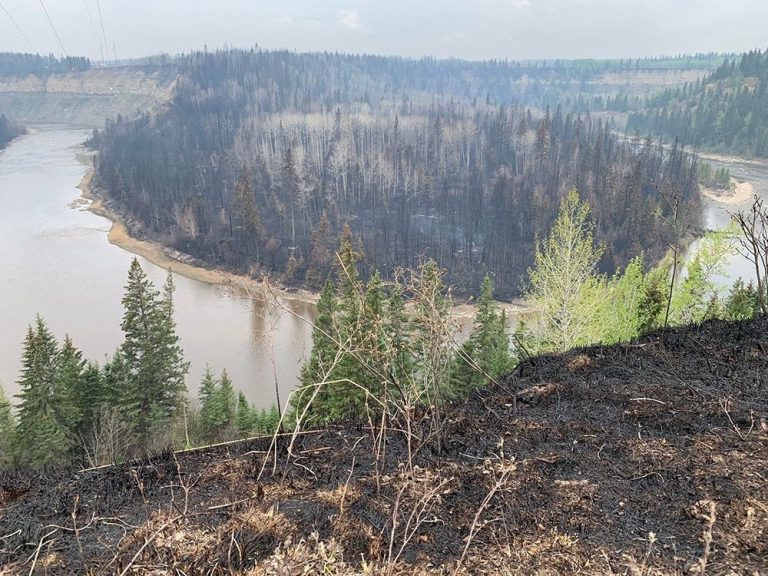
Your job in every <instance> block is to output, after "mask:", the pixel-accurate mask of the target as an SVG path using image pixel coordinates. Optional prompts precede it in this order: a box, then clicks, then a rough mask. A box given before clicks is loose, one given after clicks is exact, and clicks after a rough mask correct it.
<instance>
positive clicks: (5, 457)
mask: <svg viewBox="0 0 768 576" xmlns="http://www.w3.org/2000/svg"><path fill="white" fill-rule="evenodd" d="M15 438H16V421H15V420H14V418H13V413H12V412H11V403H10V402H9V401H8V398H7V397H6V395H5V390H3V387H2V385H0V469H5V468H10V467H11V465H12V464H13V461H14V458H13V451H14V450H13V449H14V443H15V442H14V441H15Z"/></svg>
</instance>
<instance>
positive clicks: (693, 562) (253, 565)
mask: <svg viewBox="0 0 768 576" xmlns="http://www.w3.org/2000/svg"><path fill="white" fill-rule="evenodd" d="M767 329H768V323H767V322H765V321H755V322H749V323H740V324H727V323H723V322H714V323H708V324H706V325H704V326H703V327H700V328H690V329H685V330H679V331H671V332H669V333H668V334H666V335H665V336H664V337H663V338H662V337H661V335H659V334H657V335H655V336H652V337H649V338H647V339H645V340H644V341H642V342H640V343H638V344H634V345H627V346H612V347H605V348H602V347H594V348H589V349H584V350H576V351H572V352H570V353H568V354H565V355H561V356H547V357H542V358H537V359H535V360H534V362H532V363H531V362H529V363H526V364H525V365H524V366H523V369H522V372H523V374H522V376H520V375H515V376H510V377H509V378H507V379H506V381H505V382H504V383H503V384H502V385H499V386H497V387H494V388H492V389H488V390H484V391H483V392H482V393H481V394H478V395H476V397H474V398H472V399H471V400H469V401H467V402H466V403H464V404H462V405H457V406H453V407H451V409H450V411H449V412H448V420H447V423H446V426H445V429H444V436H443V450H442V452H441V453H439V454H438V453H437V451H436V450H428V449H424V450H422V451H421V452H420V453H419V454H417V455H416V459H415V463H416V464H417V466H416V467H414V469H413V471H412V472H410V471H409V470H408V467H407V466H406V465H405V462H406V461H407V449H406V445H405V443H404V442H403V440H402V438H399V437H396V436H395V434H394V433H393V434H391V435H390V441H389V444H388V446H387V458H388V461H389V462H392V463H393V464H392V465H391V466H390V467H389V468H388V469H387V470H385V471H384V472H383V473H382V474H381V475H379V477H378V478H377V475H376V473H375V469H374V466H373V462H372V458H371V441H370V436H369V435H368V434H367V433H366V429H365V428H364V427H363V428H361V429H359V430H355V429H350V430H346V431H340V430H325V431H320V432H317V433H313V434H307V435H305V436H303V437H302V438H301V441H300V442H299V443H298V445H297V446H295V447H294V453H295V454H296V455H297V457H298V458H296V459H294V460H293V461H292V462H291V463H290V464H286V457H285V451H284V450H281V451H280V453H279V457H278V459H277V464H276V469H277V472H276V473H275V474H272V473H271V470H272V467H271V464H268V466H267V473H266V474H265V475H264V476H263V477H262V478H261V480H258V475H259V472H260V470H261V468H262V464H263V462H264V460H265V451H266V449H267V447H268V441H266V440H255V441H250V442H244V443H239V444H235V445H231V446H228V447H218V448H210V449H206V450H200V451H196V452H191V453H186V454H179V455H178V456H177V457H174V456H173V455H167V456H163V457H158V458H154V459H152V460H149V461H146V462H142V463H134V464H131V465H122V466H116V467H111V468H107V469H102V470H96V471H89V472H78V473H75V472H69V473H59V474H58V475H48V476H40V477H37V478H18V477H16V478H11V477H8V478H5V479H3V481H2V482H0V486H2V487H3V490H4V492H2V499H3V502H2V504H0V505H1V506H2V510H1V511H0V514H1V515H2V516H1V517H0V565H3V564H4V565H5V566H6V570H7V571H8V573H25V574H26V573H28V572H29V571H30V569H31V568H32V566H33V565H34V567H35V571H36V572H39V573H43V571H44V570H47V572H46V573H48V574H59V573H87V572H91V573H106V574H112V573H118V574H120V573H126V574H128V573H136V574H148V573H152V574H206V573H210V574H315V573H325V574H346V573H360V572H362V571H363V569H364V565H363V562H364V563H366V564H367V566H368V568H367V570H369V573H384V570H385V568H384V565H385V564H386V562H387V560H388V559H389V560H395V559H396V562H392V563H390V565H389V566H388V567H387V568H386V569H387V570H389V572H388V573H391V574H393V573H403V574H414V573H415V574H418V573H452V572H453V570H454V569H455V568H457V566H459V564H461V565H460V566H459V572H460V573H468V574H572V573H580V574H681V573H699V574H701V573H706V574H710V575H714V574H768V424H766V416H767V415H768V354H767V352H768V339H767V338H766V334H767V332H766V330H767ZM515 391H516V393H515ZM515 400H516V401H515ZM516 410H517V413H516ZM432 446H433V447H434V446H435V445H434V444H432ZM398 462H399V464H398ZM377 484H378V487H377ZM313 533H316V534H314V535H313ZM468 539H469V542H470V545H469V547H468V548H467V553H466V554H465V555H464V558H463V559H462V555H463V553H464V549H465V546H466V543H467V541H468ZM0 572H1V570H0Z"/></svg>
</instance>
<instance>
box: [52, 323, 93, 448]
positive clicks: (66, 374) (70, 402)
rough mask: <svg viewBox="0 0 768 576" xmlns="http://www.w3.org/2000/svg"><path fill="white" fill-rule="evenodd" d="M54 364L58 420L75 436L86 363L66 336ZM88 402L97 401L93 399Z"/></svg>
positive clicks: (78, 422) (77, 430)
mask: <svg viewBox="0 0 768 576" xmlns="http://www.w3.org/2000/svg"><path fill="white" fill-rule="evenodd" d="M56 363H57V365H56V371H57V375H56V378H57V386H56V389H57V391H58V399H57V401H56V403H55V404H56V412H57V414H58V420H59V422H61V424H62V426H64V427H65V428H66V429H67V430H68V431H69V432H72V433H73V434H74V435H77V433H78V432H79V431H80V429H81V424H82V414H81V405H82V404H83V403H84V402H85V401H86V400H85V399H81V398H80V395H81V394H82V386H83V371H84V370H85V364H86V362H85V360H84V359H83V353H82V352H81V351H80V350H78V349H77V348H76V347H75V345H74V344H73V343H72V339H71V338H70V337H69V336H68V335H67V336H65V337H64V342H63V344H62V346H61V350H60V351H59V354H58V356H57V358H56ZM89 400H90V401H91V402H94V401H97V399H95V398H94V399H89Z"/></svg>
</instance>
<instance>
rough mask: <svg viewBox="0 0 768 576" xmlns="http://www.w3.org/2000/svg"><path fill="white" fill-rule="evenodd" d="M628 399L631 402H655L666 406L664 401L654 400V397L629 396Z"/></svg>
mask: <svg viewBox="0 0 768 576" xmlns="http://www.w3.org/2000/svg"><path fill="white" fill-rule="evenodd" d="M630 401H632V402H656V404H661V405H662V406H666V405H667V403H666V402H662V401H661V400H656V398H645V397H643V398H630Z"/></svg>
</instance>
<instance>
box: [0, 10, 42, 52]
mask: <svg viewBox="0 0 768 576" xmlns="http://www.w3.org/2000/svg"><path fill="white" fill-rule="evenodd" d="M0 8H2V9H3V12H5V15H6V16H8V20H10V21H11V23H12V24H13V25H14V26H15V27H16V30H18V31H19V34H21V36H22V37H23V38H24V40H26V41H27V44H29V47H30V48H32V52H33V53H35V54H37V53H38V52H37V48H35V45H34V44H32V41H31V40H30V39H29V38H27V35H26V34H24V30H22V29H21V26H19V25H18V24H17V23H16V20H14V19H13V16H11V13H10V12H8V9H7V8H6V7H5V6H3V4H2V3H0Z"/></svg>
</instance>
